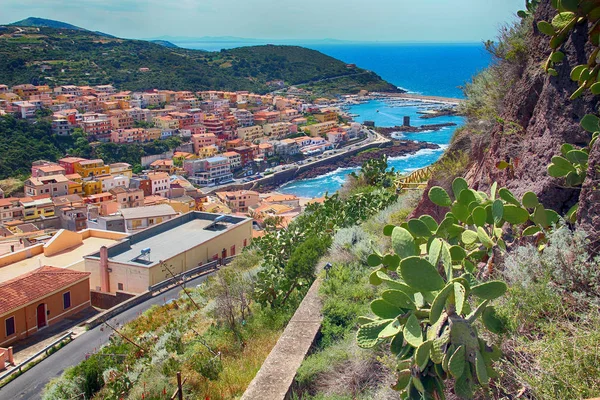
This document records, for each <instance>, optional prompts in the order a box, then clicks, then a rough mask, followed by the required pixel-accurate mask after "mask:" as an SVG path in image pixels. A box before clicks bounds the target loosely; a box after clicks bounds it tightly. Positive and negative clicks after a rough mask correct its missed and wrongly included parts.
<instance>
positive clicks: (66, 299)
mask: <svg viewBox="0 0 600 400" xmlns="http://www.w3.org/2000/svg"><path fill="white" fill-rule="evenodd" d="M69 307H71V292H67V293H63V309H65V310H66V309H67V308H69Z"/></svg>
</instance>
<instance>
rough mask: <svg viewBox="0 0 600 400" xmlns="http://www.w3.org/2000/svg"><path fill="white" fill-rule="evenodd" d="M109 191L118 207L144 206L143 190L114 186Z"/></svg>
mask: <svg viewBox="0 0 600 400" xmlns="http://www.w3.org/2000/svg"><path fill="white" fill-rule="evenodd" d="M109 192H110V193H111V194H112V195H113V196H114V199H115V201H116V202H117V204H118V205H119V208H133V207H143V206H144V191H143V190H142V189H139V188H126V187H116V188H114V189H110V190H109Z"/></svg>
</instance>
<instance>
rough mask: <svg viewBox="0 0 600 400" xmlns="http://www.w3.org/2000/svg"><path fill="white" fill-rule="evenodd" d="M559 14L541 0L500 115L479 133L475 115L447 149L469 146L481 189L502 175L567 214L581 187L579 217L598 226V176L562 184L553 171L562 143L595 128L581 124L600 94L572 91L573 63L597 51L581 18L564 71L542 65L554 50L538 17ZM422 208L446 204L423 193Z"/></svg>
mask: <svg viewBox="0 0 600 400" xmlns="http://www.w3.org/2000/svg"><path fill="white" fill-rule="evenodd" d="M555 14H556V11H555V10H554V9H553V8H552V7H551V6H550V1H543V2H541V3H540V5H539V6H538V8H537V10H536V13H535V15H534V18H533V21H528V22H527V23H528V24H532V26H531V28H530V29H528V33H527V37H526V39H525V44H526V56H525V57H524V59H523V61H522V63H521V65H520V66H519V68H518V73H517V74H516V75H515V76H514V77H513V78H512V79H511V81H510V83H509V86H510V87H509V89H508V90H507V91H506V93H505V95H504V98H503V99H501V100H500V102H499V104H498V107H497V118H495V119H496V122H495V123H493V124H491V125H489V126H487V127H486V128H485V132H483V133H481V132H479V133H477V132H476V131H477V130H478V129H476V128H477V127H478V125H481V121H477V119H476V118H470V119H469V124H467V127H466V128H465V129H463V130H462V131H461V132H459V133H458V134H457V137H455V138H454V141H453V144H452V145H451V146H450V148H449V149H448V153H450V154H451V153H453V152H456V151H466V152H468V153H469V154H470V163H469V165H468V166H467V169H466V179H467V180H468V181H469V183H470V184H471V185H472V186H473V187H474V188H476V189H479V190H487V189H488V188H489V186H490V185H491V184H492V183H493V182H494V181H496V182H498V184H499V185H500V186H506V187H508V188H509V189H511V190H512V191H513V193H515V194H516V195H522V194H523V193H525V192H527V191H533V192H535V193H536V194H538V196H539V198H540V200H541V201H542V202H543V204H544V205H545V206H546V207H549V208H553V209H555V210H556V211H558V212H560V213H562V214H564V213H565V212H566V211H567V210H568V209H569V208H570V207H571V206H572V205H573V204H575V203H576V202H577V201H578V198H579V195H580V193H581V194H582V196H581V206H582V207H581V209H580V215H579V219H580V221H582V222H585V223H586V224H587V226H588V228H591V229H594V228H595V229H596V230H597V231H600V216H594V215H590V214H591V213H595V212H596V211H600V210H598V207H597V206H596V204H597V201H598V199H597V198H596V197H598V192H597V190H596V187H597V185H598V179H599V177H597V176H595V174H592V173H590V174H588V181H586V182H585V183H584V185H583V191H580V190H579V189H566V188H564V187H561V185H560V184H561V182H560V181H559V180H558V179H555V178H552V177H550V176H549V175H548V173H547V165H548V164H549V163H550V159H551V158H552V156H554V155H557V154H558V153H559V148H560V146H561V145H562V144H563V143H572V144H576V145H580V146H584V145H586V144H587V142H589V139H590V134H589V133H587V132H585V131H584V130H583V129H582V128H581V127H580V126H579V122H580V120H581V118H582V117H583V116H584V115H585V114H588V113H596V114H597V113H598V100H599V98H600V97H598V96H594V95H592V94H590V93H588V94H586V95H584V96H582V97H580V98H579V99H577V100H574V101H572V100H570V99H569V97H570V95H571V94H572V93H573V92H574V91H575V90H576V89H577V83H576V82H573V81H571V79H570V72H571V69H572V68H573V67H574V66H575V65H578V64H584V63H587V59H588V57H589V55H590V53H591V48H590V47H588V44H587V33H588V32H587V30H588V26H587V25H585V24H583V25H578V26H577V27H576V29H575V31H574V33H573V34H572V35H571V37H570V38H569V39H568V41H567V42H566V43H565V44H564V45H563V49H562V51H563V52H564V53H565V55H566V57H565V59H564V61H563V62H562V63H561V64H559V65H557V66H556V70H557V72H558V76H550V75H549V74H547V73H546V72H545V71H544V70H543V68H542V66H543V64H544V62H545V61H546V59H547V58H548V55H549V54H550V52H551V50H550V47H549V38H548V36H545V35H543V34H542V33H540V32H539V31H538V29H537V22H538V21H540V20H546V21H548V20H551V19H552V18H553V16H554V15H555ZM594 159H596V160H595V161H594ZM501 161H505V162H506V163H508V164H509V167H508V168H505V169H499V168H498V167H497V165H498V163H499V162H501ZM599 162H600V151H598V149H595V150H594V151H592V154H591V158H590V165H596V164H598V163H599ZM593 179H595V181H594V182H595V183H594V182H592V180H593ZM449 181H450V179H446V180H445V181H444V180H441V181H440V179H437V180H433V181H432V182H430V185H442V186H446V187H447V186H448V185H449ZM593 199H595V200H593ZM594 201H595V203H594ZM423 212H428V213H431V214H432V215H435V214H439V213H440V210H436V208H435V206H434V205H433V204H431V203H430V202H429V201H428V200H427V199H426V198H425V197H424V199H423V200H422V202H421V204H420V206H419V208H418V209H417V211H416V213H418V214H420V213H423Z"/></svg>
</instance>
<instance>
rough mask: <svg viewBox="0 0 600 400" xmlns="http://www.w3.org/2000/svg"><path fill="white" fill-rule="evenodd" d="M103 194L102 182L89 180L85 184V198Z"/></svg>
mask: <svg viewBox="0 0 600 400" xmlns="http://www.w3.org/2000/svg"><path fill="white" fill-rule="evenodd" d="M100 193H102V181H97V180H89V181H84V182H83V194H84V196H91V195H93V194H100Z"/></svg>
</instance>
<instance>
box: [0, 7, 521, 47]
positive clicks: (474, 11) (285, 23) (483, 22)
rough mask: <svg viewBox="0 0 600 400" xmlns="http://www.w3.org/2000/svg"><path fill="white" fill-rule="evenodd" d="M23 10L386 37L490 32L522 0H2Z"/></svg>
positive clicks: (164, 30)
mask: <svg viewBox="0 0 600 400" xmlns="http://www.w3.org/2000/svg"><path fill="white" fill-rule="evenodd" d="M0 3H1V6H0V24H7V23H11V22H15V21H18V20H21V19H24V18H27V17H40V18H48V19H55V20H58V21H62V22H67V23H70V24H73V25H77V26H79V27H82V28H86V29H89V30H94V31H101V32H105V33H109V34H112V35H115V36H119V37H124V38H153V37H159V36H174V37H184V36H187V37H202V36H236V37H243V38H260V39H325V38H328V39H339V40H350V41H392V42H480V41H481V40H486V39H493V38H494V37H495V36H496V32H497V31H498V28H499V27H500V26H502V24H504V23H506V22H508V21H510V20H512V19H514V18H515V17H514V15H515V14H516V12H517V10H519V9H521V8H524V3H525V0H1V1H0Z"/></svg>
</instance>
